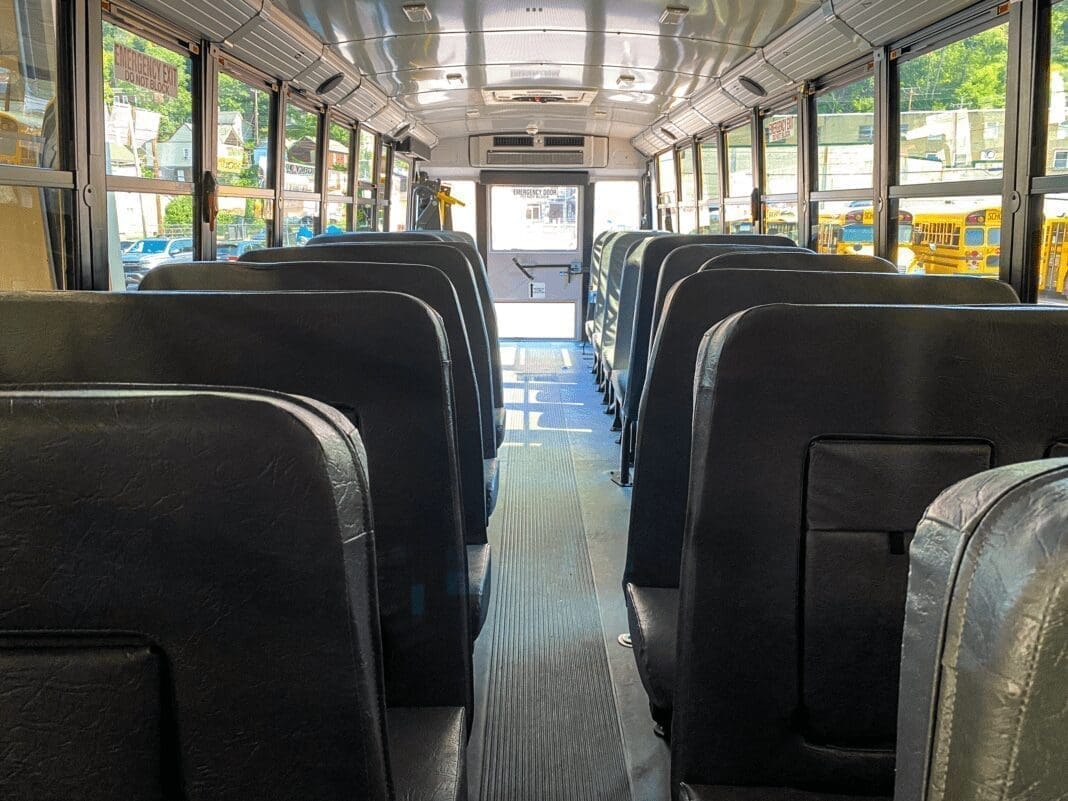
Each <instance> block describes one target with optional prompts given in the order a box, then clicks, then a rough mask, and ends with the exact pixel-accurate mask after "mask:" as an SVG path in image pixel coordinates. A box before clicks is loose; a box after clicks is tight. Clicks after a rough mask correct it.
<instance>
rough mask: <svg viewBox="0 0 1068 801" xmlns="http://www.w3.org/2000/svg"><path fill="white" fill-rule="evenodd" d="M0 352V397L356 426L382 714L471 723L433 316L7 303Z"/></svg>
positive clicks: (408, 302)
mask: <svg viewBox="0 0 1068 801" xmlns="http://www.w3.org/2000/svg"><path fill="white" fill-rule="evenodd" d="M0 342H3V343H4V344H3V347H2V348H0V384H25V383H42V382H105V381H106V382H118V383H149V382H158V381H161V380H164V381H166V382H168V383H179V384H207V385H230V386H249V387H262V388H265V389H271V390H276V391H279V392H291V393H294V394H301V395H306V396H308V397H312V398H316V399H318V400H321V401H323V402H325V403H329V404H330V405H331V406H334V407H335V408H337V409H338V410H340V411H342V412H343V413H345V414H346V415H348V416H349V417H350V418H354V421H355V423H356V426H357V428H358V429H359V432H360V436H361V437H362V438H363V442H364V446H365V448H366V450H367V461H368V466H369V471H370V476H371V494H372V497H373V498H374V514H375V550H376V552H377V574H378V601H379V615H380V619H381V629H382V660H383V665H384V668H385V684H386V700H387V702H388V704H389V706H398V707H408V706H418V707H437V706H442V707H464V708H465V709H466V710H467V713H468V717H467V720H470V719H471V717H470V713H471V706H472V692H473V690H472V668H471V639H472V638H471V636H470V634H469V626H468V620H469V611H468V609H469V605H468V600H467V581H466V573H465V557H466V551H465V547H464V545H465V543H464V532H463V520H462V517H461V514H462V508H461V502H460V495H459V472H458V466H457V458H456V446H455V435H454V429H453V414H454V410H453V390H452V380H451V377H450V361H449V354H448V345H447V339H446V334H445V331H444V328H443V326H442V323H441V318H440V317H439V316H438V315H437V314H436V313H435V312H434V311H433V310H432V309H430V307H429V306H427V305H426V304H425V303H423V302H421V301H419V300H416V299H415V298H412V297H410V296H408V295H401V294H397V293H390V292H277V293H272V292H247V293H211V292H195V293H194V292H173V293H171V292H167V293H164V292H144V293H140V292H132V293H128V294H125V293H99V292H53V293H43V292H42V293H32V292H27V293H10V294H0ZM342 365H344V367H345V369H339V368H340V367H341V366H342Z"/></svg>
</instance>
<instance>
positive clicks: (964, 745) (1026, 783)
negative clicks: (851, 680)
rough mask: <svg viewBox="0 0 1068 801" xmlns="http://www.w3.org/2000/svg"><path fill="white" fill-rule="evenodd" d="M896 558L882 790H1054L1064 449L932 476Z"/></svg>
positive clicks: (1067, 567)
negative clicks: (960, 474)
mask: <svg viewBox="0 0 1068 801" xmlns="http://www.w3.org/2000/svg"><path fill="white" fill-rule="evenodd" d="M1058 452H1059V453H1062V454H1063V453H1065V450H1064V449H1058ZM909 564H910V568H909V585H908V601H907V606H906V610H905V633H904V639H903V644H902V654H901V684H900V698H901V703H900V705H899V708H898V727H897V754H898V757H897V759H898V762H897V778H896V783H895V791H894V797H895V798H896V799H898V801H942V799H955V798H983V799H985V798H1036V799H1037V798H1064V797H1066V796H1068V763H1066V761H1065V759H1064V743H1065V739H1066V738H1068V718H1066V717H1065V714H1064V700H1065V698H1066V697H1068V671H1065V666H1064V654H1065V653H1066V652H1068V594H1066V593H1065V587H1066V586H1068V459H1064V458H1059V459H1049V460H1043V461H1036V462H1027V463H1024V464H1017V465H1011V466H1008V467H1000V468H998V469H996V470H991V471H988V472H985V473H980V474H979V475H976V476H973V477H971V478H967V479H965V480H964V481H962V482H960V483H959V484H956V485H955V486H953V487H951V488H950V489H948V490H946V491H945V492H944V493H942V495H941V496H939V497H938V499H937V500H936V501H935V502H934V503H933V504H932V505H931V506H930V507H929V508H928V509H927V512H926V514H925V515H924V518H923V521H922V522H921V523H920V526H919V528H917V530H916V537H915V538H914V539H913V541H912V548H911V549H910V552H909Z"/></svg>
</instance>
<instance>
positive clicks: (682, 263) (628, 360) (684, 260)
mask: <svg viewBox="0 0 1068 801" xmlns="http://www.w3.org/2000/svg"><path fill="white" fill-rule="evenodd" d="M777 250H783V251H785V253H784V254H783V259H782V260H780V262H779V263H780V264H782V265H784V269H789V268H788V267H787V266H786V265H788V262H787V261H786V260H785V254H786V253H792V252H797V253H809V252H810V251H807V250H803V249H801V248H794V247H790V246H786V245H751V244H734V243H727V244H719V243H702V244H690V245H683V246H682V247H680V248H675V249H674V250H671V251H669V252H668V253H667V255H666V256H664V257H663V259H662V260H661V261H660V265H659V267H658V266H657V265H656V264H654V263H647V262H646V259H645V258H643V259H642V264H640V265H639V267H638V269H637V271H636V272H635V273H634V274H635V275H637V276H638V278H637V285H636V291H637V292H638V293H639V294H638V295H637V296H636V297H635V300H634V302H635V304H637V308H638V309H640V311H636V312H635V313H634V314H633V315H631V317H630V319H631V323H630V326H631V331H630V341H629V344H627V343H626V342H621V343H620V344H619V345H618V346H617V348H616V354H615V364H616V365H617V366H616V369H613V370H612V374H611V382H612V395H613V397H614V398H615V400H616V405H617V415H618V419H619V426H620V429H621V432H622V433H621V434H620V437H619V442H620V448H619V474H618V476H619V482H620V483H621V484H623V485H624V486H626V485H628V484H630V481H631V475H630V468H631V466H632V465H633V463H634V428H635V425H636V423H637V419H638V403H639V402H640V401H641V396H642V388H643V386H644V385H645V370H646V361H647V359H648V353H649V346H650V344H651V341H652V338H653V335H654V334H655V333H656V326H657V324H658V323H659V321H660V315H659V311H660V307H661V305H662V299H661V295H660V293H661V291H662V290H664V291H666V289H670V288H671V287H672V286H674V285H675V283H676V282H677V281H678V280H679V279H680V278H682V277H683V276H684V275H689V274H690V273H693V272H697V271H698V270H699V269H700V265H703V264H704V263H705V262H707V261H710V260H714V259H716V258H721V257H723V256H726V255H730V254H732V253H737V252H741V253H747V254H756V253H774V252H776V251H777ZM652 258H654V259H655V258H659V255H655V256H652ZM701 259H704V260H705V261H700V260H701ZM669 281H670V283H669ZM665 287H666V289H665ZM650 306H651V312H650V313H648V314H647V313H646V312H647V311H648V310H649V307H650ZM624 324H625V322H624V323H621V324H620V325H621V326H623V325H624ZM620 330H621V331H622V330H623V329H622V327H621V328H620Z"/></svg>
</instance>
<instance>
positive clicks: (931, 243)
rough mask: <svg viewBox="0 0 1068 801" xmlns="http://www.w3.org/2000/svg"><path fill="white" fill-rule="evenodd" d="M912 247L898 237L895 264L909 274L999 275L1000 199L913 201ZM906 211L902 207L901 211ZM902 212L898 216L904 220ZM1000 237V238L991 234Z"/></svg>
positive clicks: (927, 199) (986, 276) (989, 276)
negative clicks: (905, 262) (904, 263)
mask: <svg viewBox="0 0 1068 801" xmlns="http://www.w3.org/2000/svg"><path fill="white" fill-rule="evenodd" d="M900 203H901V204H906V203H907V204H908V206H907V210H908V215H909V216H910V217H911V220H910V223H911V226H912V242H911V243H910V244H907V245H906V244H905V243H904V242H903V241H902V240H901V237H900V235H899V237H898V243H897V259H898V264H899V265H901V264H902V263H903V261H906V260H907V261H908V262H909V263H908V267H907V269H908V272H911V273H925V274H927V275H971V276H978V277H981V278H998V277H999V276H1000V275H1001V268H1000V265H1001V236H1000V230H1001V198H1000V197H997V196H989V197H950V198H938V199H930V198H909V199H908V200H902V201H900ZM903 208H904V206H903ZM904 213H905V212H904V211H903V210H902V209H899V211H898V214H899V216H901V215H904ZM993 231H998V234H994V233H992V232H993Z"/></svg>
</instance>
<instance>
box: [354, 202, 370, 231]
mask: <svg viewBox="0 0 1068 801" xmlns="http://www.w3.org/2000/svg"><path fill="white" fill-rule="evenodd" d="M374 229H375V207H374V206H373V205H372V204H369V203H360V204H358V205H357V206H356V220H355V222H354V223H353V229H352V230H354V231H373V230H374Z"/></svg>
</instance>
